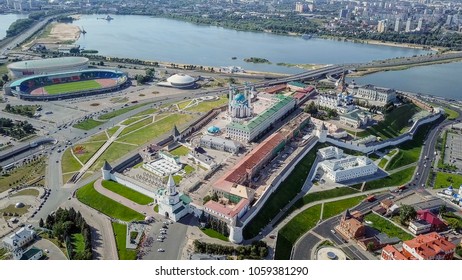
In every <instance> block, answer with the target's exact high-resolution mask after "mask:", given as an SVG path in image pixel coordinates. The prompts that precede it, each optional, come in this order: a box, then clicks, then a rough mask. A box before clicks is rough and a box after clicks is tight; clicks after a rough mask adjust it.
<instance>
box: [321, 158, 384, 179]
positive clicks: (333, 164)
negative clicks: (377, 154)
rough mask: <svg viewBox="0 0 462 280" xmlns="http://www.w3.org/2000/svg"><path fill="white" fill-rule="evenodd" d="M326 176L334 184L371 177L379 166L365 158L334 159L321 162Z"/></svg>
mask: <svg viewBox="0 0 462 280" xmlns="http://www.w3.org/2000/svg"><path fill="white" fill-rule="evenodd" d="M320 166H321V168H322V169H323V170H324V172H326V176H327V177H328V178H329V179H331V180H332V181H334V182H341V181H345V180H351V179H356V178H360V177H364V176H369V175H372V174H374V173H375V172H377V166H376V165H375V164H374V163H373V162H372V161H371V160H370V159H369V158H367V157H365V156H359V157H356V156H350V155H347V156H345V157H342V158H334V159H329V160H325V161H323V162H321V164H320Z"/></svg>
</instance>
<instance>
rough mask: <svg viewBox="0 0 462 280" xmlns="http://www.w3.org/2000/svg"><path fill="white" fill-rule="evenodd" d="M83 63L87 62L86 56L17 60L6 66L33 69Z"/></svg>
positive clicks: (16, 68)
mask: <svg viewBox="0 0 462 280" xmlns="http://www.w3.org/2000/svg"><path fill="white" fill-rule="evenodd" d="M85 63H88V58H86V57H78V56H71V57H56V58H46V59H36V60H24V61H18V62H13V63H11V64H9V65H8V68H9V69H11V70H33V69H34V70H35V69H47V68H56V67H70V66H78V65H82V64H85Z"/></svg>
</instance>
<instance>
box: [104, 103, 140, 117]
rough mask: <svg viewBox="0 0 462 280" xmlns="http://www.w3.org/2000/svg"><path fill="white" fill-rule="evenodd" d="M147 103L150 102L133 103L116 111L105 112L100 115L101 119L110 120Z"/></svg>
mask: <svg viewBox="0 0 462 280" xmlns="http://www.w3.org/2000/svg"><path fill="white" fill-rule="evenodd" d="M147 104H149V103H143V104H137V105H133V106H128V107H124V108H121V109H119V110H115V111H112V112H109V113H106V114H103V115H101V116H99V119H100V120H105V121H106V120H110V119H112V118H115V117H117V116H120V115H122V114H125V113H127V112H130V111H131V110H135V109H138V108H140V107H143V106H145V105H147Z"/></svg>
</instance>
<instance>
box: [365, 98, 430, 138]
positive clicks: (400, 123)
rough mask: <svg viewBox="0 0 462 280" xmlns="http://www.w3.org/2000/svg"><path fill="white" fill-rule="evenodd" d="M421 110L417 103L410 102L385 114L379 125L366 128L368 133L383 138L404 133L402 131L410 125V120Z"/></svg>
mask: <svg viewBox="0 0 462 280" xmlns="http://www.w3.org/2000/svg"><path fill="white" fill-rule="evenodd" d="M419 111H421V109H420V108H419V107H417V106H416V105H414V104H412V103H409V104H405V105H403V106H401V107H399V108H395V109H394V110H393V111H391V112H390V113H388V114H386V115H385V119H384V120H383V121H381V122H379V123H378V124H377V125H374V126H372V127H368V128H367V129H366V131H367V133H368V134H371V135H375V136H378V137H380V138H382V139H383V140H385V139H389V138H394V137H397V136H399V135H401V134H402V131H403V130H404V129H405V128H407V127H409V124H410V123H409V120H410V119H412V116H414V114H416V113H417V112H419Z"/></svg>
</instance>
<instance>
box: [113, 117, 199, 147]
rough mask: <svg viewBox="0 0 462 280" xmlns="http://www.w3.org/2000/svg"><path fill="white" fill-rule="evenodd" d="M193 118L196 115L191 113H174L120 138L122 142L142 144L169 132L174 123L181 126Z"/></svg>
mask: <svg viewBox="0 0 462 280" xmlns="http://www.w3.org/2000/svg"><path fill="white" fill-rule="evenodd" d="M193 118H194V117H193V116H191V115H183V114H172V115H170V116H168V117H165V118H163V119H161V120H159V121H156V122H154V123H152V124H150V125H148V126H145V127H143V128H142V129H140V130H137V131H135V132H133V133H130V134H129V135H125V136H123V137H120V138H119V139H118V140H119V141H121V142H127V143H132V144H137V145H142V144H145V143H147V142H149V141H152V140H154V139H155V138H157V137H159V136H162V135H163V134H165V133H167V132H169V131H170V130H171V129H172V127H173V125H174V124H176V126H177V127H179V126H180V125H181V124H185V123H187V122H189V121H190V120H192V119H193Z"/></svg>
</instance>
